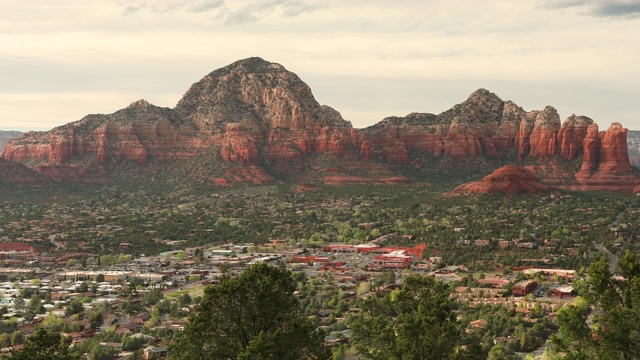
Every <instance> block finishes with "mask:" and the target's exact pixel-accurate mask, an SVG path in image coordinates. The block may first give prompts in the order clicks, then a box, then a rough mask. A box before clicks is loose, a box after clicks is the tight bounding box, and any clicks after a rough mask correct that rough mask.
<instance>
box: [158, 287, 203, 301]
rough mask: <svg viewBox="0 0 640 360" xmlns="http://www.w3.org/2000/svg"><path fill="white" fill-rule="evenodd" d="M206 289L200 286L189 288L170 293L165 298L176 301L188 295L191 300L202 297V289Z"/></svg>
mask: <svg viewBox="0 0 640 360" xmlns="http://www.w3.org/2000/svg"><path fill="white" fill-rule="evenodd" d="M206 287H207V286H206V285H200V286H194V287H190V288H187V289H185V290H178V291H174V292H172V293H170V294H167V295H165V298H168V299H175V300H177V299H179V298H180V297H181V296H182V295H184V294H186V293H188V294H189V296H191V298H192V299H193V298H194V297H196V296H204V289H205V288H206Z"/></svg>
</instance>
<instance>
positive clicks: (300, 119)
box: [2, 58, 633, 191]
mask: <svg viewBox="0 0 640 360" xmlns="http://www.w3.org/2000/svg"><path fill="white" fill-rule="evenodd" d="M614 125H615V124H614ZM209 150H211V151H209ZM205 153H206V154H211V156H215V157H217V158H218V159H219V160H220V161H221V163H222V164H227V165H225V167H224V168H221V169H217V170H219V171H218V173H217V175H215V176H214V177H215V178H216V179H218V180H216V181H218V182H220V183H221V184H222V182H224V181H223V180H224V179H226V180H225V181H226V182H228V183H229V184H235V183H243V182H246V183H264V182H269V181H272V180H273V177H272V175H274V172H277V173H278V174H280V175H283V176H284V177H288V176H289V175H291V174H293V175H295V174H298V173H300V172H301V171H304V169H311V168H312V167H308V166H307V165H305V164H306V163H307V162H309V161H311V160H309V159H314V158H317V157H322V158H323V159H324V160H325V161H329V162H332V164H333V165H331V166H334V165H338V166H337V167H340V163H341V161H342V160H341V159H347V158H348V159H353V158H354V157H355V158H358V159H359V164H358V169H357V171H355V172H353V173H348V171H347V172H346V173H342V174H334V175H332V177H327V178H319V179H317V180H318V181H320V182H324V183H327V184H346V183H359V182H361V183H366V182H369V181H371V180H373V181H374V182H377V183H380V182H383V183H393V184H396V183H405V182H406V181H410V179H408V178H407V177H406V176H405V175H401V174H400V173H403V171H401V170H400V168H401V167H403V166H405V167H410V168H411V169H419V168H421V167H422V166H423V165H422V164H421V163H417V162H416V156H417V155H420V156H427V157H429V158H430V159H435V160H434V161H438V159H453V163H454V164H455V161H458V160H460V161H469V160H474V159H481V158H494V159H501V160H500V161H503V162H506V161H513V162H518V163H526V164H527V166H528V167H532V166H533V167H535V166H536V164H537V165H538V166H545V169H547V170H546V172H544V171H543V172H538V171H536V174H538V176H539V177H540V178H541V179H543V180H545V181H546V180H549V179H552V178H554V180H553V181H552V182H549V183H552V184H554V185H563V183H564V182H565V180H563V179H560V177H563V178H566V182H567V183H571V182H572V183H571V184H568V185H566V186H567V187H573V188H575V187H576V186H577V187H578V188H580V189H584V190H593V189H595V190H598V189H603V190H615V189H616V185H615V184H613V180H614V179H615V180H616V181H622V180H624V181H623V182H624V184H623V185H622V186H619V187H618V189H619V190H620V191H631V189H632V188H631V189H630V185H629V184H631V183H633V181H632V180H633V179H632V176H631V175H629V174H630V169H631V168H630V165H629V159H628V155H627V152H626V129H623V128H622V127H621V126H620V125H619V124H617V125H615V126H613V125H612V127H611V128H610V129H609V130H607V131H606V132H603V133H599V132H598V128H597V125H596V124H595V123H594V122H593V120H591V119H589V118H587V117H583V116H575V115H572V116H570V117H569V118H567V119H566V120H565V121H564V123H562V124H561V122H560V117H559V115H558V112H557V111H556V110H555V109H554V108H553V107H551V106H547V107H545V108H544V109H543V110H539V111H538V110H536V111H529V112H527V111H525V110H523V109H522V108H521V107H519V106H517V105H516V104H515V103H513V102H511V101H503V100H502V99H500V98H499V97H498V96H497V95H495V94H493V93H491V92H489V91H487V90H485V89H479V90H477V91H475V92H473V93H472V94H471V95H470V96H469V97H468V98H467V100H465V101H464V102H462V103H460V104H458V105H455V106H454V107H452V108H451V109H449V110H447V111H445V112H443V113H441V114H438V115H435V114H428V113H411V114H409V115H407V116H404V117H395V116H392V117H387V118H385V119H384V120H382V121H380V122H379V123H377V124H375V125H373V126H370V127H367V128H365V129H354V128H353V127H352V126H351V123H350V122H348V121H346V120H344V119H343V117H342V115H341V114H340V113H339V112H338V111H336V110H335V109H332V108H330V107H328V106H322V105H320V104H318V102H317V101H316V100H315V98H314V97H313V94H312V92H311V89H310V88H309V87H308V86H307V85H306V84H305V83H304V82H303V81H302V80H300V78H298V76H297V75H295V74H294V73H292V72H290V71H287V70H286V69H285V68H284V67H283V66H282V65H279V64H275V63H271V62H268V61H265V60H263V59H261V58H248V59H244V60H240V61H237V62H234V63H233V64H230V65H228V66H226V67H224V68H221V69H218V70H216V71H213V72H212V73H210V74H208V75H206V76H205V77H203V78H202V79H201V80H200V81H198V82H196V83H195V84H193V85H192V86H191V87H190V89H189V90H188V91H187V92H186V93H185V95H184V96H183V97H182V99H181V100H180V101H179V102H178V104H177V105H176V107H175V108H173V109H170V108H162V107H157V106H154V105H152V104H149V103H148V102H146V101H144V100H140V101H137V102H134V103H132V104H131V105H130V106H128V107H126V108H124V109H122V110H119V111H117V112H115V113H113V114H108V115H88V116H86V117H85V118H83V119H82V120H79V121H76V122H72V123H69V124H67V125H63V126H60V127H57V128H55V129H52V130H50V131H47V132H29V133H26V134H23V135H22V136H21V137H20V138H19V139H15V140H13V141H11V142H9V144H8V145H7V147H6V149H5V150H4V153H3V154H2V158H3V159H5V160H7V161H14V162H23V163H24V164H27V165H28V166H29V167H31V168H32V169H34V170H36V171H38V172H40V173H42V174H45V175H47V176H49V177H51V178H53V179H56V180H71V181H91V177H92V176H96V175H98V177H100V176H101V175H104V174H108V173H109V172H110V171H112V170H113V169H114V166H117V165H118V164H120V163H123V162H127V163H132V164H136V165H138V166H140V167H143V168H145V167H150V166H153V169H154V170H153V171H157V169H162V164H165V163H169V162H173V161H176V160H177V161H183V160H188V159H191V158H193V157H194V156H202V154H205ZM557 159H565V160H568V161H574V160H577V161H579V159H582V161H583V163H582V167H581V169H580V171H579V172H578V173H577V174H575V177H574V176H573V175H574V173H575V172H576V170H575V168H573V170H571V171H570V173H565V172H562V174H560V175H559V174H557V173H555V172H554V171H553V169H557V168H560V167H559V166H558V165H557V164H555V163H554V162H555V160H557ZM549 164H550V165H549ZM547 165H549V166H547ZM238 166H240V167H247V168H246V169H245V171H244V172H243V171H240V170H237V169H238ZM367 167H368V168H367ZM351 168H353V166H351ZM257 169H261V172H260V171H258V170H257ZM373 169H375V172H376V175H375V176H374V175H365V174H367V173H370V174H372V173H373V172H374V170H373ZM226 170H229V171H231V173H228V174H226V175H225V176H223V177H219V176H220V175H221V174H223V173H224V171H226ZM220 171H221V172H220ZM199 172H203V171H202V170H199ZM234 172H236V173H235V175H234ZM262 174H264V175H265V176H262ZM541 174H542V175H541ZM612 176H613V177H612ZM630 176H631V177H630ZM219 179H223V180H219ZM243 179H244V180H243ZM384 179H388V181H386V182H385V181H383V180H384ZM389 179H391V180H389ZM394 179H395V180H394ZM398 179H401V181H400V180H398ZM309 180H310V179H308V178H305V179H304V181H309ZM94 181H104V179H103V178H100V179H97V180H95V179H94ZM576 184H578V185H576Z"/></svg>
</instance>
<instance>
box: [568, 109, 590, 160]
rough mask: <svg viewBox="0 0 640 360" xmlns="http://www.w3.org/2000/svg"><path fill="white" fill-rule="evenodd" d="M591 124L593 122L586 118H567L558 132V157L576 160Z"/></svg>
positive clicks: (574, 116) (572, 116)
mask: <svg viewBox="0 0 640 360" xmlns="http://www.w3.org/2000/svg"><path fill="white" fill-rule="evenodd" d="M593 124H594V122H593V120H591V119H589V118H588V117H586V116H576V115H571V116H569V117H568V118H567V120H565V121H564V123H563V124H562V127H561V128H560V131H558V143H559V144H560V156H562V157H563V158H565V159H567V160H573V159H575V158H577V157H578V155H579V154H580V152H581V151H582V149H583V144H582V142H583V141H584V139H585V137H586V136H587V131H588V129H589V126H590V125H593ZM596 128H597V126H596Z"/></svg>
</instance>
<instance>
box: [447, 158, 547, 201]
mask: <svg viewBox="0 0 640 360" xmlns="http://www.w3.org/2000/svg"><path fill="white" fill-rule="evenodd" d="M546 191H549V187H548V186H547V185H545V184H543V183H541V182H540V181H539V180H538V178H536V176H535V175H534V174H533V172H531V171H529V170H527V169H525V168H523V167H520V166H514V165H509V166H503V167H501V168H499V169H498V170H496V171H494V172H493V173H492V174H491V175H487V176H485V177H484V179H482V181H476V182H472V183H468V184H463V185H460V186H458V187H456V188H455V189H453V193H454V194H475V193H479V194H496V193H499V194H509V195H513V194H518V193H527V194H537V193H541V192H546Z"/></svg>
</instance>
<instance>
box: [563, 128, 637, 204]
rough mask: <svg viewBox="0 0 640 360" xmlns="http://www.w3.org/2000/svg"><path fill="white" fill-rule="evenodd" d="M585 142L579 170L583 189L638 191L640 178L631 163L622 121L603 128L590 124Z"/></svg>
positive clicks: (577, 175)
mask: <svg viewBox="0 0 640 360" xmlns="http://www.w3.org/2000/svg"><path fill="white" fill-rule="evenodd" d="M582 146H583V148H584V154H583V157H582V166H581V168H580V171H579V172H578V173H576V174H575V178H576V180H578V183H580V189H581V190H598V191H619V192H632V191H635V190H634V188H635V187H636V186H637V185H638V181H637V179H636V178H635V176H634V175H633V173H632V171H631V164H630V163H629V155H628V153H627V129H625V128H623V127H622V125H620V123H612V124H611V126H610V127H609V128H608V129H607V131H603V132H598V125H596V124H591V125H589V127H588V129H587V134H586V136H585V138H584V140H583V143H582Z"/></svg>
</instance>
